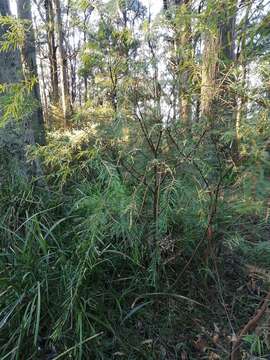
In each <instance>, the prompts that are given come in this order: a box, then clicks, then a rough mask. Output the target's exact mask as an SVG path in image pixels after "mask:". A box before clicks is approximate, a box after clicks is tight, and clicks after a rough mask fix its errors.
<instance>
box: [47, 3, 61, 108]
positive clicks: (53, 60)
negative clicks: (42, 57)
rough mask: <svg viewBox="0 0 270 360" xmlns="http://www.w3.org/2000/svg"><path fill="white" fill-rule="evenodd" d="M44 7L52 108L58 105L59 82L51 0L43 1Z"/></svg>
mask: <svg viewBox="0 0 270 360" xmlns="http://www.w3.org/2000/svg"><path fill="white" fill-rule="evenodd" d="M44 6H45V10H46V30H47V40H48V50H49V62H50V77H51V86H52V91H51V103H52V105H53V106H58V105H59V88H58V84H59V80H58V69H57V56H56V50H57V46H56V42H55V25H54V24H55V21H54V12H53V5H52V0H45V1H44Z"/></svg>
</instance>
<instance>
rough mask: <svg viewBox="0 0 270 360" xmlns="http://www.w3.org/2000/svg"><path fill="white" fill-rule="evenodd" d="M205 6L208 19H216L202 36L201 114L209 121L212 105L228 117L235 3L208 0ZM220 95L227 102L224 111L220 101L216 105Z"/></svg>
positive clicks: (230, 111) (233, 56) (233, 54)
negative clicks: (208, 12)
mask: <svg viewBox="0 0 270 360" xmlns="http://www.w3.org/2000/svg"><path fill="white" fill-rule="evenodd" d="M208 7H209V9H211V10H210V12H211V14H209V19H210V20H211V21H212V19H216V20H215V25H214V26H213V23H211V29H207V30H206V31H205V33H204V34H203V41H204V50H203V56H202V58H203V64H202V81H201V114H202V116H203V117H208V118H212V117H213V115H214V108H215V106H214V105H215V104H216V105H218V107H219V110H221V113H223V115H224V114H225V115H226V116H227V117H230V118H231V117H233V114H232V108H233V106H232V105H233V104H232V101H234V99H232V98H231V96H230V94H229V93H230V91H229V82H230V81H229V80H230V78H231V77H230V70H231V66H232V64H233V61H234V60H235V21H236V14H237V0H229V1H228V0H222V1H220V0H218V1H217V0H210V1H209V2H208ZM222 96H225V97H226V100H229V101H230V102H231V104H230V106H226V109H224V102H222V103H221V102H220V98H222ZM226 103H228V101H226ZM228 115H229V116H228Z"/></svg>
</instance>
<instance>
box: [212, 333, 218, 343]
mask: <svg viewBox="0 0 270 360" xmlns="http://www.w3.org/2000/svg"><path fill="white" fill-rule="evenodd" d="M219 339H220V338H219V334H214V335H213V337H212V340H213V343H214V344H215V345H217V344H218V343H219Z"/></svg>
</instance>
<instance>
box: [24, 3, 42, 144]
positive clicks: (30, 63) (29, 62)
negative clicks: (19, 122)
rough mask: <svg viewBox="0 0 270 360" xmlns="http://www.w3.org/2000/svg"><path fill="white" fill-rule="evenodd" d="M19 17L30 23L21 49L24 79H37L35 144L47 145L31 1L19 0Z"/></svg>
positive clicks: (33, 126) (34, 91)
mask: <svg viewBox="0 0 270 360" xmlns="http://www.w3.org/2000/svg"><path fill="white" fill-rule="evenodd" d="M17 11H18V17H19V18H20V19H22V20H27V21H29V26H30V27H29V29H28V31H27V32H26V36H25V42H24V44H23V46H22V48H21V61H22V68H23V74H24V78H25V79H26V80H31V79H32V78H33V77H35V78H36V79H37V82H36V83H35V85H34V87H33V90H32V95H33V97H34V98H35V100H36V103H37V109H36V110H35V111H34V113H33V114H32V117H31V127H32V129H33V131H34V139H35V142H36V143H38V144H40V145H43V144H44V143H45V130H44V121H43V112H42V107H41V99H40V89H39V83H38V72H37V62H36V49H35V35H34V30H33V22H32V13H31V3H30V0H17Z"/></svg>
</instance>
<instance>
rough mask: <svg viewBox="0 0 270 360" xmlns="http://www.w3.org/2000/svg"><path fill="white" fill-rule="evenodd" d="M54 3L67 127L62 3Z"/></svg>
mask: <svg viewBox="0 0 270 360" xmlns="http://www.w3.org/2000/svg"><path fill="white" fill-rule="evenodd" d="M53 1H54V7H55V12H56V28H57V35H58V49H59V60H60V71H61V92H62V107H63V114H64V119H65V125H67V122H68V119H69V117H70V115H71V101H70V93H69V81H68V62H67V53H66V50H65V46H64V32H63V23H62V14H61V7H60V1H59V0H53Z"/></svg>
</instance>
